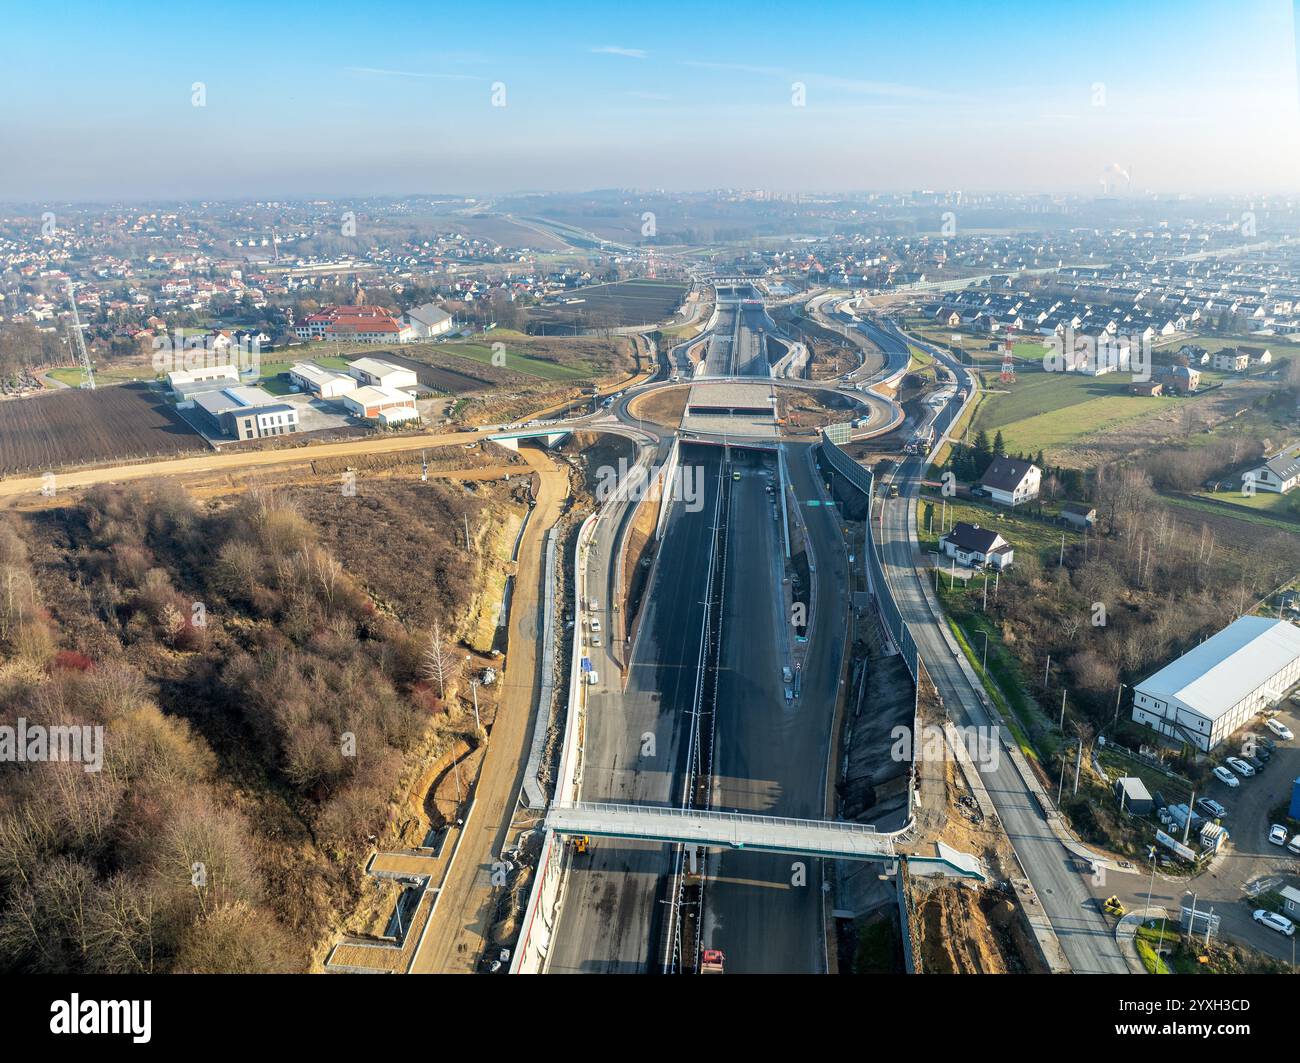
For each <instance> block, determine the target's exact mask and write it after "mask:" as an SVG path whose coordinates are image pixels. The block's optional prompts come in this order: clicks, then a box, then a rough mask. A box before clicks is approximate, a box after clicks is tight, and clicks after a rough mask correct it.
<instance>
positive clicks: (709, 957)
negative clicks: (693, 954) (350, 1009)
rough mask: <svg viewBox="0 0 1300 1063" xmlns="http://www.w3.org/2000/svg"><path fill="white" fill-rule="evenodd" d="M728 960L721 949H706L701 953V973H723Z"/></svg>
mask: <svg viewBox="0 0 1300 1063" xmlns="http://www.w3.org/2000/svg"><path fill="white" fill-rule="evenodd" d="M726 962H727V957H726V956H724V955H723V954H722V950H721V949H705V950H704V951H703V952H702V953H701V954H700V974H722V973H723V971H722V969H723V967H724V966H725V965H726Z"/></svg>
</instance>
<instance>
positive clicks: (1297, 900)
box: [1278, 886, 1300, 919]
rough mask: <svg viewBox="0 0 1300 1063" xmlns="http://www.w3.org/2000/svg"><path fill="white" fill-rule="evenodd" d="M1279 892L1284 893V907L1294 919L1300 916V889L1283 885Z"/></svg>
mask: <svg viewBox="0 0 1300 1063" xmlns="http://www.w3.org/2000/svg"><path fill="white" fill-rule="evenodd" d="M1278 893H1280V894H1281V895H1282V907H1283V908H1285V909H1286V914H1287V915H1289V916H1290V917H1291V918H1292V919H1295V918H1297V917H1300V890H1298V889H1296V888H1295V887H1294V886H1283V887H1282V888H1281V889H1280V890H1278Z"/></svg>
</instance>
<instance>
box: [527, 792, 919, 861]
mask: <svg viewBox="0 0 1300 1063" xmlns="http://www.w3.org/2000/svg"><path fill="white" fill-rule="evenodd" d="M546 825H547V826H548V827H550V828H551V829H552V830H554V831H555V832H556V833H557V834H570V835H572V834H585V835H587V836H589V837H600V838H628V839H634V840H638V841H654V842H666V843H671V844H677V845H702V846H704V847H705V848H709V849H753V850H755V851H757V852H763V853H802V854H805V855H808V856H826V857H836V858H840V859H848V860H893V859H894V858H895V854H894V842H893V839H892V838H891V837H890V836H889V835H887V834H880V833H877V832H876V831H875V830H874V829H873V828H871V827H870V826H867V825H865V824H862V823H840V822H836V821H833V820H816V819H786V818H783V817H781V816H756V815H752V814H749V813H744V812H700V811H695V810H689V809H681V808H665V807H661V806H657V805H613V804H600V803H590V802H588V803H579V804H576V805H569V806H556V807H553V808H552V809H551V811H550V813H549V814H548V815H547V817H546Z"/></svg>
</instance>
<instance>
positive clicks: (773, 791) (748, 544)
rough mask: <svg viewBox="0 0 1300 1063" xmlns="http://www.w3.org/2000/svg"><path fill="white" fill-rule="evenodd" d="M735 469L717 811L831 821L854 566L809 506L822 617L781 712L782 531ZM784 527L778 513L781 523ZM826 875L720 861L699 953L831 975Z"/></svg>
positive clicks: (743, 964)
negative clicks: (831, 751)
mask: <svg viewBox="0 0 1300 1063" xmlns="http://www.w3.org/2000/svg"><path fill="white" fill-rule="evenodd" d="M788 464H789V468H790V475H791V480H792V482H793V484H794V487H795V497H796V499H797V500H798V503H800V504H802V503H806V502H807V501H808V500H809V499H818V500H820V495H819V494H818V488H817V482H816V480H815V478H814V474H813V472H812V468H811V466H810V465H809V464H808V448H807V447H804V446H801V447H798V448H794V449H793V450H792V451H791V452H790V456H789V462H788ZM774 465H775V462H774V461H773V460H772V459H770V458H769V459H768V461H767V464H766V466H765V467H760V466H759V465H758V464H757V462H756V461H751V462H748V463H744V464H739V465H738V466H737V470H738V471H739V472H740V474H741V478H740V480H733V481H732V484H731V487H732V495H731V513H730V520H729V522H728V550H727V570H726V574H725V579H724V588H725V598H724V605H723V643H722V657H721V670H720V673H719V679H718V694H717V733H716V736H715V739H716V741H715V759H714V773H713V774H714V790H713V807H714V808H718V809H723V810H728V811H744V812H759V813H764V814H767V815H778V816H795V817H799V818H821V817H822V816H824V815H825V814H826V765H827V753H828V742H829V739H830V729H831V723H832V720H833V718H834V713H835V706H836V701H837V698H838V694H839V681H840V672H841V667H842V664H843V660H844V633H845V625H846V623H847V617H846V608H847V603H846V599H845V595H844V588H845V587H846V585H847V583H846V581H847V573H846V571H845V566H846V559H845V557H844V549H843V546H842V545H841V538H840V532H839V529H838V527H837V523H836V518H835V511H834V510H833V509H830V508H824V507H820V506H819V507H805V506H802V505H801V512H802V513H803V515H804V520H805V524H806V525H807V528H808V534H809V536H810V538H811V540H812V548H813V552H814V554H815V561H814V564H815V565H816V571H815V572H814V573H812V579H813V581H814V584H815V588H816V591H815V594H816V603H815V610H814V612H813V614H812V616H811V617H810V621H811V627H810V630H809V632H808V634H809V643H808V650H809V655H808V657H807V659H806V661H805V662H804V664H803V667H802V675H801V682H800V684H799V697H797V698H792V700H790V701H786V699H785V689H786V687H787V685H788V684H786V683H785V682H784V681H783V679H782V676H781V667H782V665H791V664H792V662H793V656H792V651H793V649H794V632H793V629H792V628H791V626H790V624H789V618H788V617H787V616H786V615H785V612H786V610H785V604H784V599H783V594H782V584H781V580H782V578H783V576H784V564H783V554H784V546H783V538H782V535H781V525H780V523H779V522H778V521H777V520H776V519H774V515H773V508H774V507H773V505H772V503H771V502H770V501H769V500H768V496H767V494H766V491H765V485H766V484H767V483H768V480H767V476H766V472H767V471H768V470H769V469H772V471H775V470H774ZM777 514H778V515H779V510H778V511H777ZM821 865H822V862H821V861H820V860H815V859H812V858H804V857H793V856H789V855H780V854H764V853H746V852H737V851H734V850H723V851H720V852H718V853H714V854H711V855H710V858H709V865H708V871H709V880H708V886H707V888H706V891H705V917H704V942H705V946H706V947H709V948H720V949H722V950H723V952H724V953H725V954H726V957H727V970H728V971H729V972H733V973H777V972H795V973H822V972H824V971H825V970H826V938H825V927H824V925H823V919H822V889H821V886H822V866H821Z"/></svg>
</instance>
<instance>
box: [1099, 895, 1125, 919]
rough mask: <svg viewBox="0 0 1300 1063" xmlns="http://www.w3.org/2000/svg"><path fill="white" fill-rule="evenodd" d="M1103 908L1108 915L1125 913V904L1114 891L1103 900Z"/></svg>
mask: <svg viewBox="0 0 1300 1063" xmlns="http://www.w3.org/2000/svg"><path fill="white" fill-rule="evenodd" d="M1102 909H1103V910H1104V911H1105V912H1106V914H1107V915H1115V916H1121V915H1123V914H1124V905H1123V904H1121V903H1120V899H1119V897H1117V896H1116V895H1115V894H1113V893H1112V894H1111V895H1110V896H1109V897H1107V898H1106V899H1105V901H1103V902H1102Z"/></svg>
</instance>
